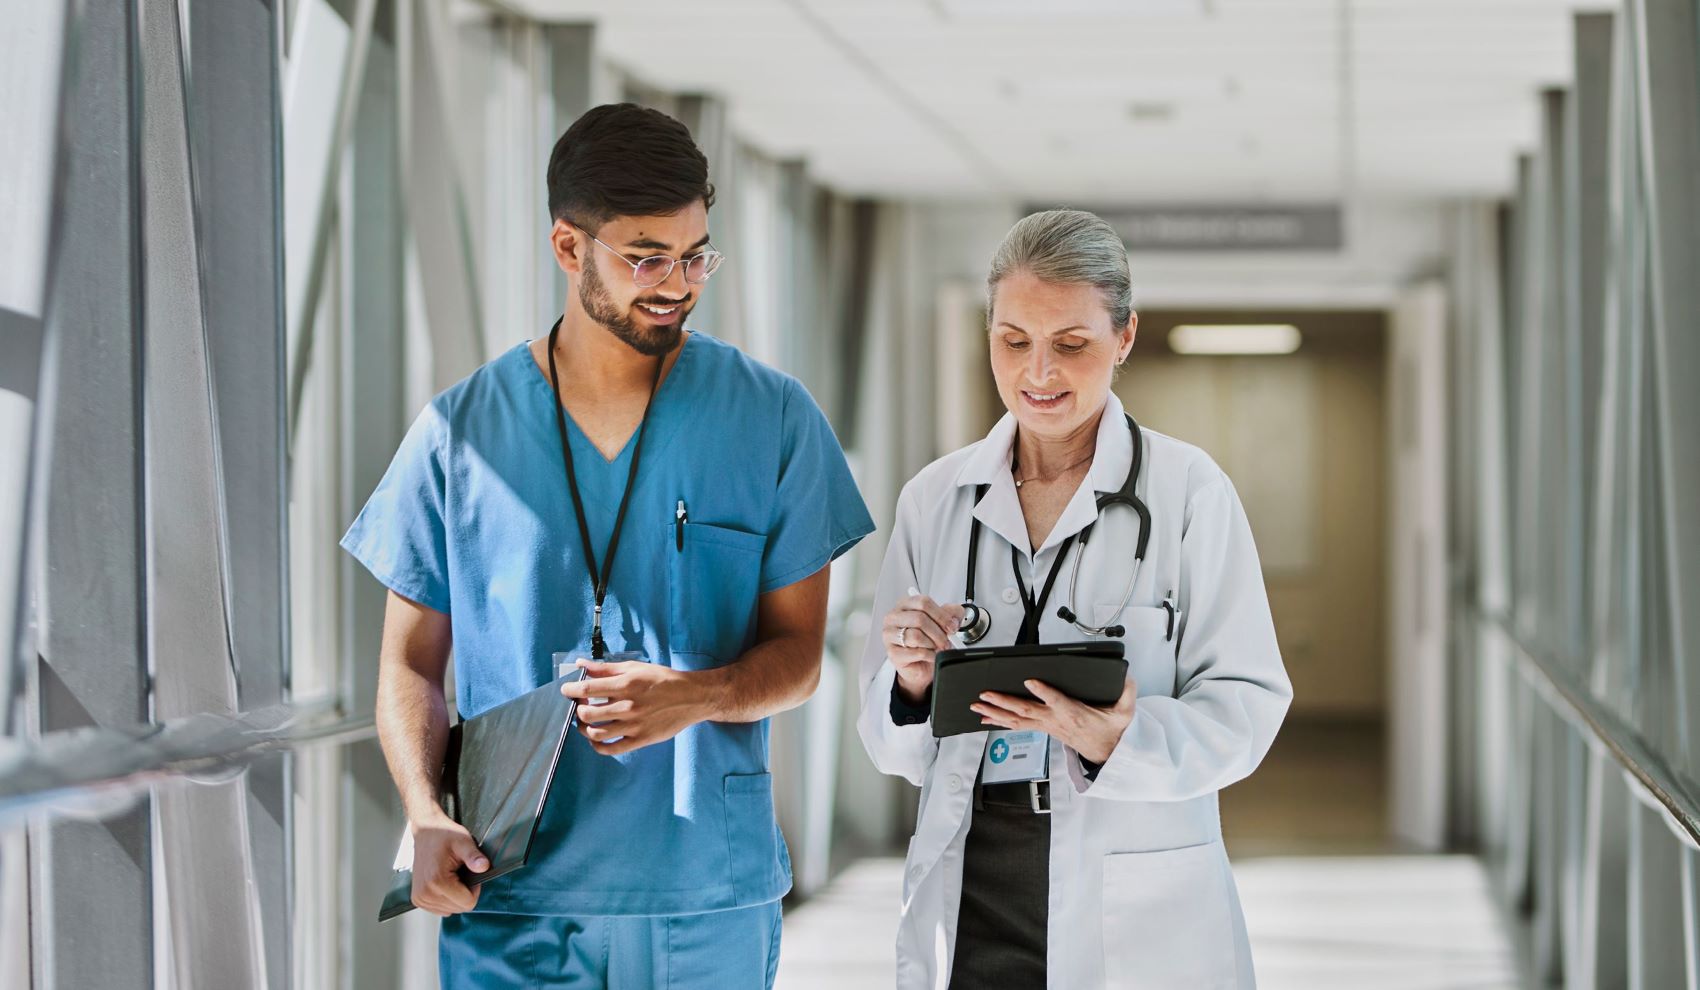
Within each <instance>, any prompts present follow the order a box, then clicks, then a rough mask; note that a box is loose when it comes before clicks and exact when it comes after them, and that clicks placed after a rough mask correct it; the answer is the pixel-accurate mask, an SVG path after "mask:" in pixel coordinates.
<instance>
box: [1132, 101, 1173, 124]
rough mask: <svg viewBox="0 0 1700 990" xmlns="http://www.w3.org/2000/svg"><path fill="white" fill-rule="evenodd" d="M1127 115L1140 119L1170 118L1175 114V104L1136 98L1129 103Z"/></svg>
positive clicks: (1157, 119) (1156, 119) (1148, 120)
mask: <svg viewBox="0 0 1700 990" xmlns="http://www.w3.org/2000/svg"><path fill="white" fill-rule="evenodd" d="M1127 115H1128V116H1129V117H1130V118H1132V119H1134V120H1138V121H1147V122H1150V121H1159V120H1168V119H1169V118H1170V117H1173V116H1174V115H1175V105H1174V104H1173V103H1153V102H1150V101H1140V100H1135V101H1134V102H1132V103H1129V104H1128V105H1127Z"/></svg>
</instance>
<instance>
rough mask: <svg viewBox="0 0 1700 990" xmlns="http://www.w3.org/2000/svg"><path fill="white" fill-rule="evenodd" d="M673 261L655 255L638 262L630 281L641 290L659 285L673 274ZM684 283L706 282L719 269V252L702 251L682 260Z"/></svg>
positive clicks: (663, 256)
mask: <svg viewBox="0 0 1700 990" xmlns="http://www.w3.org/2000/svg"><path fill="white" fill-rule="evenodd" d="M673 264H674V262H673V259H672V258H669V257H666V256H665V255H656V256H654V257H651V258H645V259H643V260H642V261H640V262H638V264H637V269H636V270H635V271H634V272H633V273H632V280H633V281H634V282H636V283H637V284H638V285H639V286H641V287H643V288H648V287H650V286H655V285H660V284H661V283H662V282H665V281H667V276H669V275H671V274H673ZM683 264H684V266H685V281H687V282H691V283H700V282H706V281H708V277H709V276H710V275H713V274H714V270H715V269H716V268H719V267H720V252H718V251H704V252H703V253H701V254H695V255H692V256H691V257H689V258H686V259H684V261H683Z"/></svg>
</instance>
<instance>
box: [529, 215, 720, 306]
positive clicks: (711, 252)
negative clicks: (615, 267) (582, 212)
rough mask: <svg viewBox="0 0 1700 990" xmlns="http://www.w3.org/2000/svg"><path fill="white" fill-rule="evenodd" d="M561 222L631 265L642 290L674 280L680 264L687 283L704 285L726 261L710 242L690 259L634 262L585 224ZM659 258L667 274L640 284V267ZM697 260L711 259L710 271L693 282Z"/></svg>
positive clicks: (649, 257)
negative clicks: (693, 267) (692, 262)
mask: <svg viewBox="0 0 1700 990" xmlns="http://www.w3.org/2000/svg"><path fill="white" fill-rule="evenodd" d="M561 222H562V223H565V224H569V225H571V226H573V227H577V228H578V229H579V230H582V231H584V235H585V236H586V237H588V238H590V239H591V240H593V241H595V242H596V243H597V244H599V245H601V246H602V248H603V249H604V250H606V251H607V252H608V253H609V254H612V255H613V256H614V257H616V258H619V259H620V260H621V261H623V262H625V263H626V264H628V265H631V266H632V284H633V285H635V286H637V287H638V288H640V289H653V288H655V287H656V286H658V285H660V284H661V283H663V282H665V281H667V280H668V279H670V278H672V277H673V269H674V268H675V267H676V266H678V265H680V264H683V265H684V266H685V276H684V278H685V282H686V283H688V284H690V285H703V284H705V283H706V282H707V281H708V280H709V278H711V277H712V276H713V275H714V273H715V272H716V271H718V270H719V268H720V265H721V263H722V262H724V261H725V260H726V254H725V252H723V251H721V250H720V249H719V248H717V247H715V246H714V243H713V242H712V241H710V242H709V244H708V246H707V247H706V248H704V249H703V250H702V251H699V252H698V253H696V254H693V255H690V256H688V257H684V258H675V257H673V256H672V255H670V254H651V255H646V256H645V257H643V258H642V259H640V260H638V261H633V260H632V259H630V258H628V257H626V253H625V252H624V251H621V250H620V249H618V248H616V247H614V246H612V245H610V244H608V243H606V242H604V241H603V240H602V238H600V237H597V236H596V235H595V234H592V233H591V232H590V230H589V228H587V227H585V226H584V225H583V224H581V223H577V222H575V221H572V220H568V219H567V218H565V217H562V218H561ZM658 258H664V259H666V261H667V270H666V271H665V272H662V273H661V277H660V278H658V279H656V280H655V281H653V282H640V281H638V268H639V267H640V266H642V265H643V264H644V263H645V262H647V261H652V260H655V259H658ZM696 258H709V260H708V261H707V262H705V264H706V265H707V267H708V270H707V271H706V272H704V273H703V276H702V278H701V279H700V280H697V281H692V280H691V275H690V263H691V261H692V260H694V259H696Z"/></svg>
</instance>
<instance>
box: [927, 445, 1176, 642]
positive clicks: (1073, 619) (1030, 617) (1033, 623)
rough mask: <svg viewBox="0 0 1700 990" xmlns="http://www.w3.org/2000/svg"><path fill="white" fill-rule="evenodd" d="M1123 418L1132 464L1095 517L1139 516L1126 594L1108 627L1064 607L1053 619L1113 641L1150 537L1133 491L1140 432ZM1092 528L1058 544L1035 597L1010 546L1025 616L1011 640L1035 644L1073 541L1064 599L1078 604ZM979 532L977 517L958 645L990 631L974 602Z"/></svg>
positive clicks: (981, 490) (980, 489) (986, 615)
mask: <svg viewBox="0 0 1700 990" xmlns="http://www.w3.org/2000/svg"><path fill="white" fill-rule="evenodd" d="M1123 415H1124V416H1125V418H1126V419H1127V428H1128V431H1129V432H1131V433H1132V434H1133V464H1132V465H1131V466H1129V467H1128V470H1127V478H1126V479H1125V480H1124V481H1123V482H1122V486H1121V489H1120V490H1119V491H1113V492H1105V493H1104V494H1102V495H1099V496H1098V515H1099V516H1100V517H1101V516H1103V514H1104V510H1105V509H1107V508H1109V507H1111V506H1114V505H1125V506H1127V507H1128V508H1130V509H1132V510H1133V511H1134V512H1135V513H1136V514H1138V516H1139V542H1138V543H1137V544H1136V545H1135V547H1134V552H1133V567H1132V568H1131V573H1129V575H1128V579H1127V590H1126V591H1125V592H1123V593H1122V601H1121V604H1120V605H1118V606H1116V611H1115V613H1114V614H1112V615H1111V616H1110V623H1112V624H1106V625H1102V626H1090V625H1087V624H1086V623H1084V622H1081V621H1080V617H1079V616H1078V615H1076V614H1075V613H1074V610H1073V609H1072V608H1070V607H1069V606H1068V605H1063V606H1059V607H1058V608H1057V617H1058V618H1060V619H1062V620H1063V621H1064V622H1068V623H1071V624H1072V625H1073V626H1074V627H1075V628H1076V629H1078V630H1080V631H1081V632H1083V633H1086V634H1087V635H1089V636H1110V637H1118V638H1119V637H1121V636H1123V635H1125V634H1126V632H1127V630H1126V629H1125V628H1124V627H1122V626H1120V625H1114V624H1113V623H1114V622H1115V621H1116V620H1117V619H1119V618H1121V615H1122V613H1123V612H1125V611H1127V606H1128V603H1130V602H1132V601H1133V586H1134V583H1135V582H1136V581H1137V580H1138V579H1139V565H1140V564H1141V563H1142V562H1143V561H1144V560H1145V545H1146V543H1147V542H1148V541H1149V540H1150V538H1151V510H1150V509H1149V508H1147V507H1146V505H1145V502H1144V500H1142V499H1141V498H1140V497H1139V496H1138V495H1137V494H1135V493H1134V488H1135V486H1137V485H1138V484H1139V472H1140V468H1141V466H1142V464H1143V462H1144V460H1145V449H1144V447H1145V445H1144V437H1143V436H1142V435H1141V433H1140V429H1139V424H1138V423H1136V422H1134V421H1133V417H1132V416H1126V414H1125V413H1124V414H1123ZM991 487H992V486H991V485H979V486H977V487H976V488H975V490H974V504H975V505H976V506H978V505H979V504H980V500H981V499H982V498H985V497H986V492H988V491H990V490H991ZM1097 524H1098V522H1097V520H1096V519H1094V520H1093V521H1092V522H1090V523H1087V524H1086V528H1085V529H1082V530H1081V531H1080V532H1079V533H1077V534H1075V535H1074V536H1070V537H1069V538H1068V539H1067V540H1065V541H1064V542H1063V545H1062V548H1061V549H1060V550H1059V551H1058V552H1057V560H1056V563H1054V564H1052V565H1051V573H1050V576H1049V577H1047V578H1046V579H1045V587H1044V590H1043V591H1042V592H1040V593H1039V595H1038V597H1037V598H1035V597H1033V596H1032V595H1030V594H1029V593H1028V590H1027V586H1026V584H1025V583H1023V582H1022V580H1021V567H1020V560H1019V554H1018V552H1017V551H1016V549H1015V547H1014V546H1013V545H1011V546H1010V548H1009V551H1010V566H1011V568H1012V569H1013V570H1014V571H1015V583H1016V585H1017V586H1018V587H1020V589H1021V600H1022V605H1023V608H1024V612H1025V618H1024V619H1023V620H1022V624H1021V626H1022V627H1021V633H1020V635H1018V636H1017V638H1016V642H1018V643H1022V642H1038V635H1037V634H1038V624H1039V617H1040V615H1041V613H1042V612H1043V610H1044V607H1045V602H1046V601H1047V600H1049V599H1050V597H1051V587H1052V586H1053V585H1055V584H1056V581H1057V573H1058V572H1059V571H1060V570H1062V564H1063V561H1064V560H1065V559H1066V558H1067V557H1068V552H1069V550H1070V549H1071V548H1072V547H1073V545H1074V543H1075V541H1076V540H1078V541H1079V542H1080V550H1079V552H1078V553H1076V554H1075V557H1074V569H1073V571H1072V572H1071V573H1070V574H1069V579H1068V600H1069V602H1070V603H1071V604H1073V603H1077V602H1078V601H1079V597H1078V595H1079V585H1080V558H1082V557H1084V556H1086V544H1087V541H1089V540H1090V539H1091V538H1092V527H1094V526H1096V525H1097ZM981 528H982V527H981V525H980V520H979V517H977V516H976V517H975V518H974V524H973V526H972V528H971V529H970V530H969V536H968V582H967V585H968V586H967V590H966V592H965V593H964V594H963V596H962V598H963V601H962V624H961V627H960V629H959V632H960V633H961V635H962V641H963V642H964V643H967V644H973V643H978V642H979V641H980V640H982V639H985V638H986V634H987V633H988V632H991V630H992V615H991V612H989V611H988V610H986V609H984V608H981V607H980V606H979V605H977V604H975V601H974V571H975V564H976V563H977V562H978V558H979V551H980V530H981Z"/></svg>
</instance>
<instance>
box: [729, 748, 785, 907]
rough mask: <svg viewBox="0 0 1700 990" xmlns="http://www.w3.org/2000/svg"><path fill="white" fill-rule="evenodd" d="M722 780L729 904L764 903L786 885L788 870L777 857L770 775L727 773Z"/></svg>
mask: <svg viewBox="0 0 1700 990" xmlns="http://www.w3.org/2000/svg"><path fill="white" fill-rule="evenodd" d="M725 780H726V783H725V787H726V845H727V848H728V850H729V851H730V854H731V855H730V857H729V858H730V862H731V864H732V876H731V877H730V878H729V879H730V882H731V884H732V899H733V904H734V906H735V907H747V906H749V905H752V904H766V903H768V902H769V901H772V900H775V899H777V898H779V897H782V896H784V894H785V891H786V889H787V888H788V887H789V886H790V884H789V882H788V881H789V880H790V877H789V872H790V871H789V870H788V869H786V867H785V860H784V859H782V858H781V854H782V847H781V843H782V842H783V841H784V840H783V839H781V838H780V836H779V824H778V822H777V821H776V820H775V819H774V817H773V775H772V774H768V773H729V774H727V775H726V778H725Z"/></svg>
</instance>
